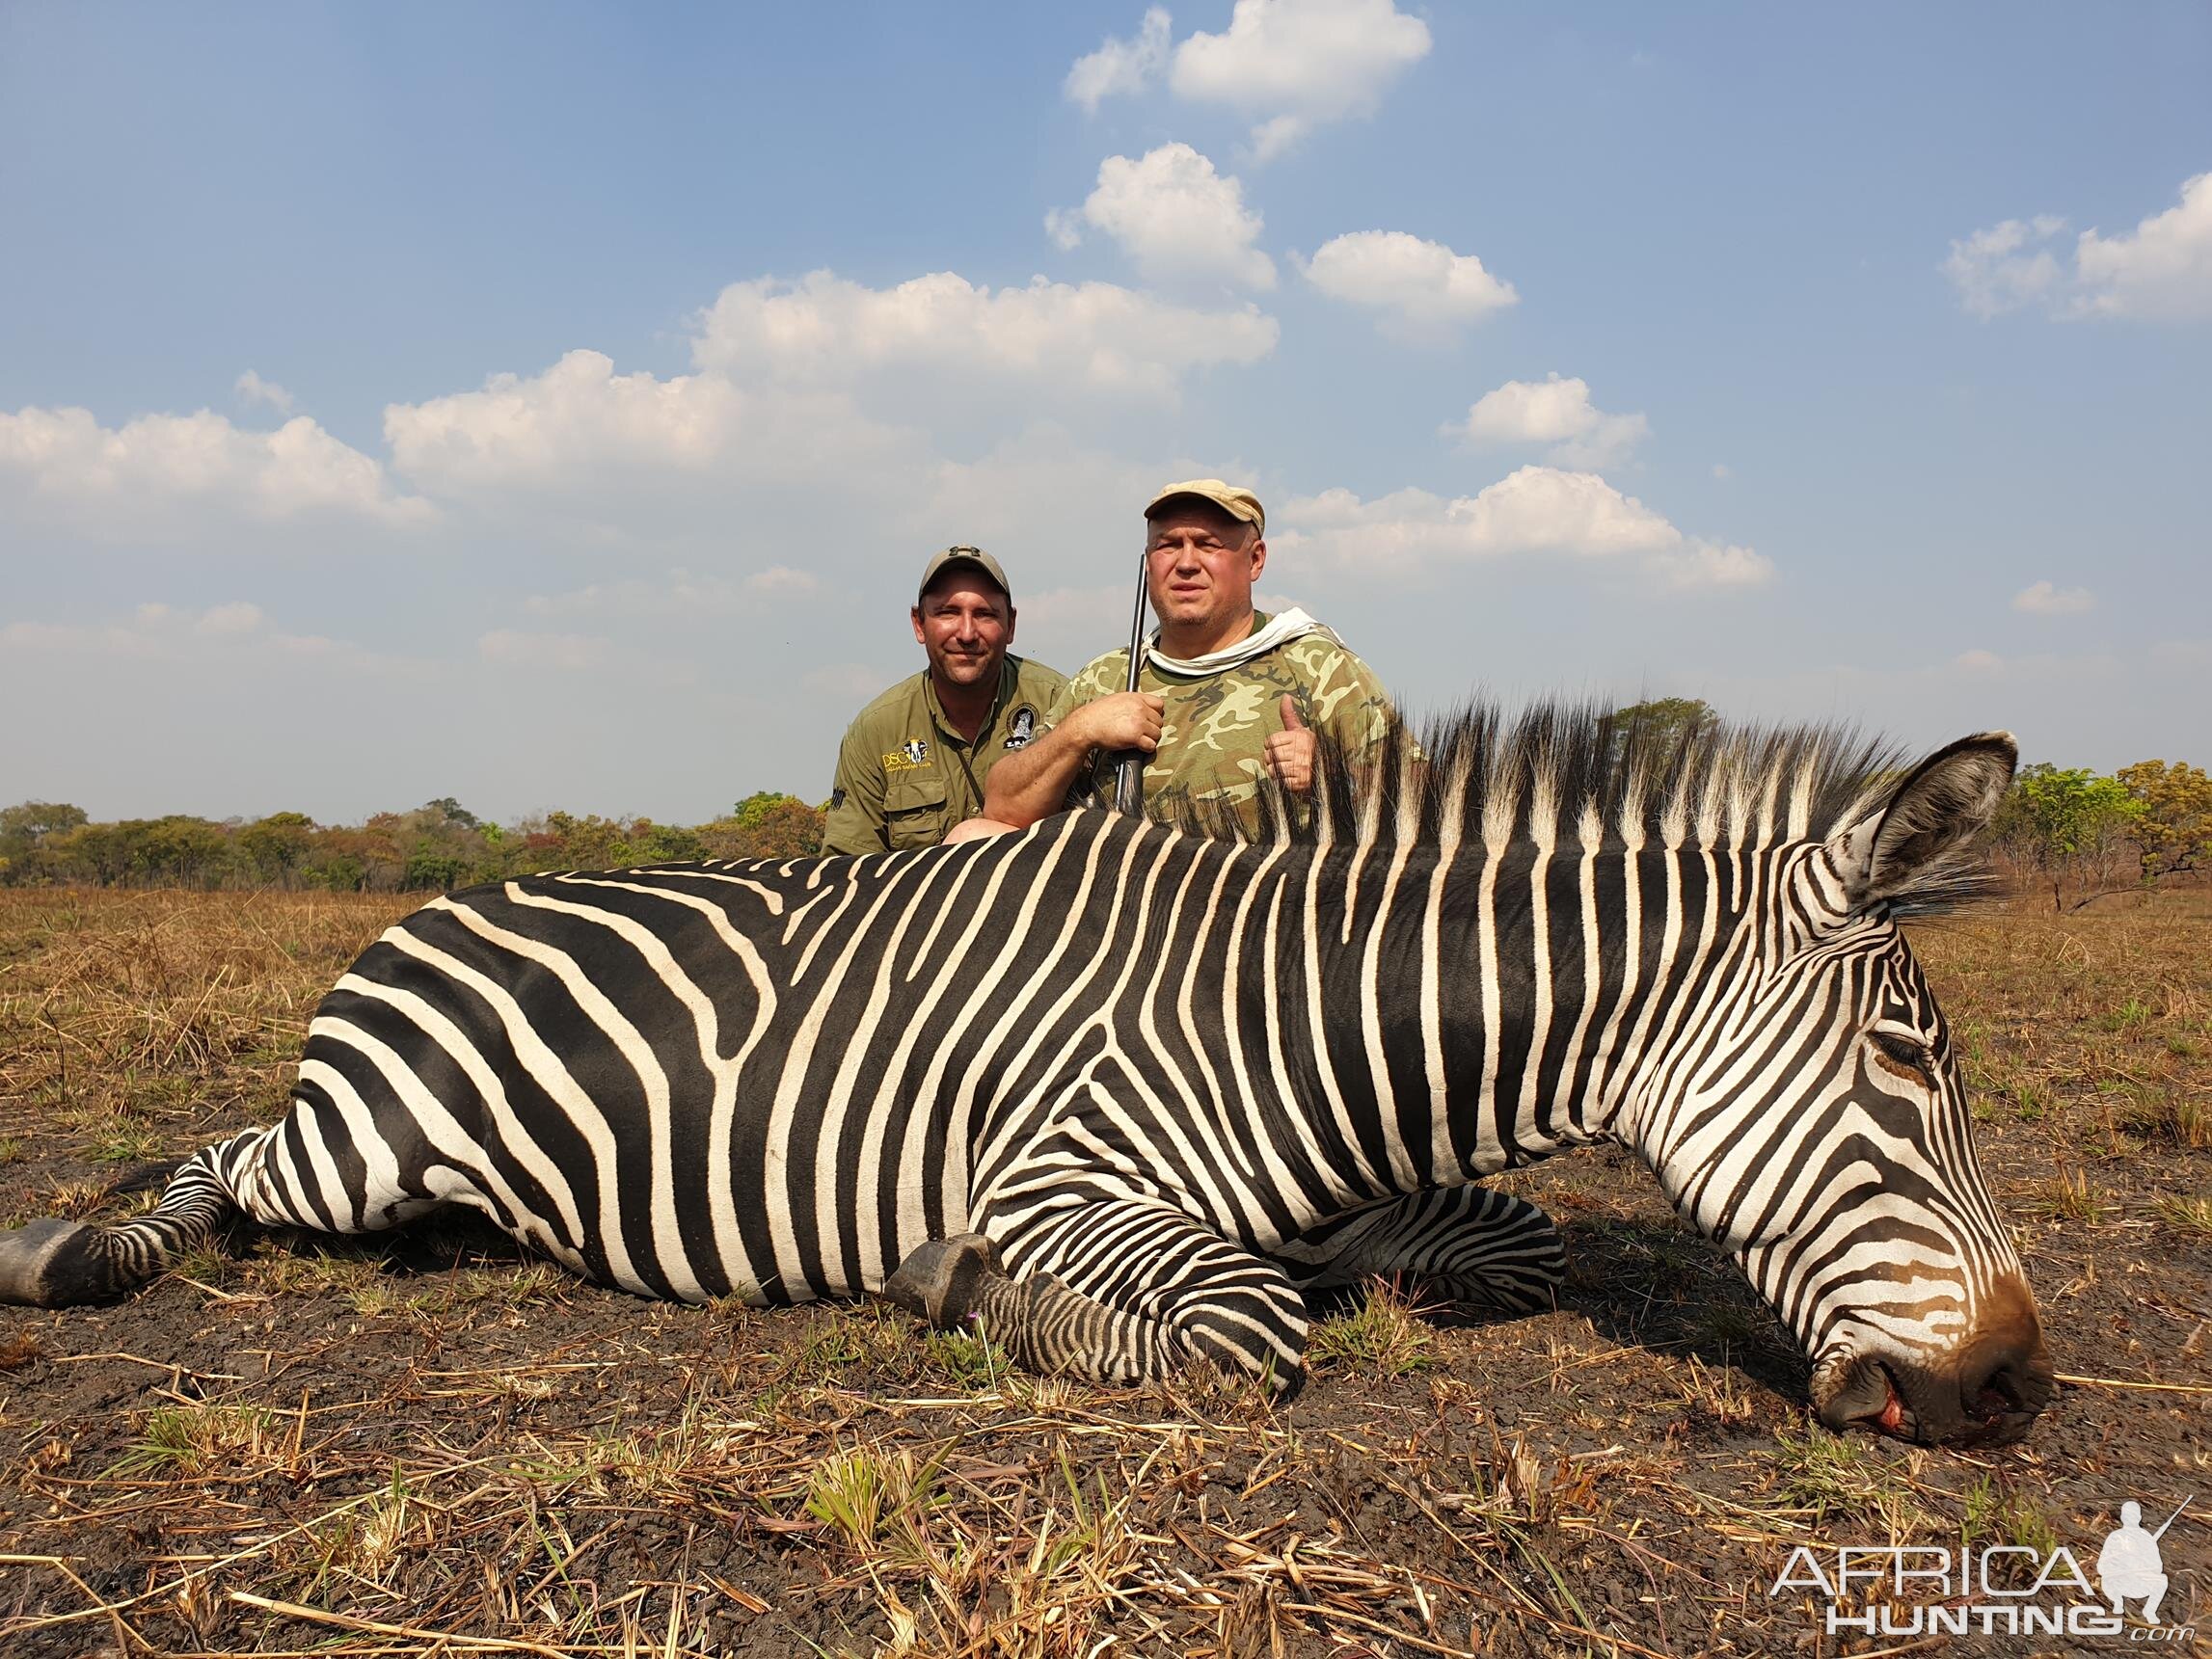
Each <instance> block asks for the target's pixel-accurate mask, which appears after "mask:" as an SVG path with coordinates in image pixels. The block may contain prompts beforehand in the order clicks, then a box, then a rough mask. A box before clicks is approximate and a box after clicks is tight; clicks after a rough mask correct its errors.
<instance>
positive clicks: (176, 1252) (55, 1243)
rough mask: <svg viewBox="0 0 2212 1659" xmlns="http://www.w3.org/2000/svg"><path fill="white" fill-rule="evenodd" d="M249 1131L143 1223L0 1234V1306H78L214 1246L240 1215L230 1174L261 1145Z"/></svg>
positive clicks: (182, 1169) (55, 1223)
mask: <svg viewBox="0 0 2212 1659" xmlns="http://www.w3.org/2000/svg"><path fill="white" fill-rule="evenodd" d="M265 1134H266V1131H263V1130H258V1129H255V1130H248V1131H247V1132H246V1133H245V1134H244V1135H241V1136H239V1137H236V1138H234V1139H232V1140H228V1141H224V1142H222V1143H220V1144H218V1145H215V1146H208V1147H202V1149H201V1150H200V1151H199V1152H197V1153H195V1154H194V1155H193V1156H192V1157H190V1158H188V1159H186V1160H185V1161H184V1163H183V1164H181V1165H180V1166H179V1167H178V1168H177V1171H176V1173H175V1176H173V1177H172V1178H171V1180H170V1183H169V1186H168V1188H167V1189H166V1190H165V1191H163V1192H162V1195H161V1202H160V1203H158V1204H156V1205H155V1206H154V1207H153V1208H152V1209H151V1210H150V1211H148V1213H147V1214H145V1215H143V1216H137V1217H132V1218H131V1219H130V1220H127V1221H117V1222H113V1223H110V1224H107V1225H100V1224H96V1223H90V1222H84V1221H65V1220H60V1219H56V1218H52V1217H49V1218H46V1219H43V1220H38V1221H32V1222H30V1223H29V1224H27V1225H25V1226H21V1227H16V1228H13V1229H11V1230H8V1231H4V1232H0V1302H13V1303H15V1304H17V1305H21V1306H30V1307H73V1306H75V1305H76V1304H77V1303H79V1302H92V1301H105V1300H107V1299H109V1298H113V1297H119V1296H122V1295H125V1294H126V1293H128V1292H130V1291H134V1290H136V1289H138V1288H139V1286H141V1285H143V1284H146V1283H147V1282H148V1280H150V1279H153V1278H156V1277H158V1276H159V1275H160V1274H161V1273H163V1272H164V1271H167V1269H168V1267H169V1264H170V1263H171V1262H173V1261H175V1259H176V1258H177V1257H178V1256H181V1255H185V1254H188V1253H189V1252H191V1251H193V1250H196V1249H198V1248H200V1247H201V1246H202V1245H203V1244H208V1243H210V1242H211V1241H212V1240H213V1239H214V1238H215V1237H216V1235H217V1234H218V1233H219V1232H220V1231H221V1230H222V1228H223V1227H224V1225H225V1224H226V1223H228V1222H229V1219H230V1218H231V1217H233V1216H234V1215H236V1214H237V1212H238V1205H237V1202H236V1200H235V1199H233V1198H232V1196H231V1193H230V1187H229V1183H228V1182H227V1181H226V1180H225V1179H224V1176H223V1169H224V1168H225V1166H226V1164H227V1161H228V1159H229V1155H230V1153H231V1152H232V1150H233V1148H237V1147H239V1146H240V1145H241V1144H242V1143H244V1142H246V1141H249V1140H251V1141H259V1140H260V1139H261V1138H262V1137H264V1135H265Z"/></svg>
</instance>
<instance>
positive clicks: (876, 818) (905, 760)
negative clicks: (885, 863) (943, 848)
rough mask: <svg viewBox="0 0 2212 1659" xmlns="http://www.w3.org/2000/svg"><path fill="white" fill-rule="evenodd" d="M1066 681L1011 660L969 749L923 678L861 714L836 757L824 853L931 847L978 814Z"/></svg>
mask: <svg viewBox="0 0 2212 1659" xmlns="http://www.w3.org/2000/svg"><path fill="white" fill-rule="evenodd" d="M1066 684H1067V682H1066V679H1065V678H1063V677H1062V676H1061V675H1060V674H1059V673H1057V672H1056V671H1054V670H1053V669H1050V668H1047V667H1045V666H1044V664H1043V663H1041V662H1032V661H1030V660H1029V659H1028V658H1027V657H1023V656H1014V655H1013V654H1012V652H1009V653H1008V654H1007V656H1006V660H1005V661H1004V662H1002V663H1001V664H1000V665H999V680H998V700H997V701H996V702H995V703H993V704H992V705H991V712H990V718H989V719H987V720H985V722H984V725H983V730H982V731H980V732H978V733H977V734H976V740H975V741H974V742H973V743H972V744H971V743H970V742H968V740H967V739H966V738H964V737H962V736H960V734H959V732H958V730H957V729H956V728H955V727H954V726H953V724H952V723H951V722H950V721H949V720H947V719H946V718H945V708H944V705H943V704H942V703H940V702H938V701H937V691H936V687H935V686H934V685H933V684H931V681H930V674H929V670H928V669H924V670H923V671H922V672H921V673H919V674H917V675H915V676H914V677H913V678H912V679H910V680H902V681H900V682H899V683H898V684H896V685H894V686H892V687H891V689H890V690H888V691H886V692H884V693H883V695H882V696H880V697H878V698H877V699H876V701H875V702H873V703H871V704H869V705H868V707H867V708H865V709H861V711H860V712H859V714H858V715H857V716H855V717H854V719H853V722H852V724H851V725H850V726H848V727H847V728H846V729H845V741H844V742H843V743H841V744H840V745H839V746H838V750H837V782H836V785H835V786H834V787H833V788H832V789H831V790H830V795H829V814H828V816H827V818H826V820H825V821H824V822H823V832H822V850H823V852H851V853H859V852H899V851H903V850H904V849H906V848H908V847H917V846H935V845H936V844H937V843H939V842H941V841H943V840H944V839H945V835H946V833H947V832H948V831H949V830H951V829H952V827H953V826H954V825H955V824H957V823H958V822H959V821H960V820H961V819H962V818H972V817H975V816H978V815H979V814H981V813H982V812H983V810H984V780H985V778H986V777H988V776H989V775H990V769H991V766H992V765H993V764H994V763H996V762H997V761H998V760H999V758H1000V757H1001V756H1003V755H1008V754H1011V753H1012V751H1014V750H1016V749H1019V748H1022V747H1023V746H1024V745H1026V744H1027V743H1028V742H1029V740H1030V739H1031V738H1032V737H1033V736H1037V735H1038V734H1039V732H1041V731H1042V730H1043V727H1042V726H1041V724H1040V723H1039V722H1040V721H1041V719H1042V716H1043V714H1044V710H1045V709H1046V708H1047V707H1049V706H1050V705H1051V704H1052V702H1053V701H1054V699H1055V698H1057V697H1058V696H1059V695H1060V694H1061V692H1062V691H1063V690H1064V689H1065V688H1066Z"/></svg>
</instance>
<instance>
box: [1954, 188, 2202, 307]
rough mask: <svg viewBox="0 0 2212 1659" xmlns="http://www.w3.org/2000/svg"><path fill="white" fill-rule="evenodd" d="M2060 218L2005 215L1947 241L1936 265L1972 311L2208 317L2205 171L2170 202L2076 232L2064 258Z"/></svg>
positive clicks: (2047, 215)
mask: <svg viewBox="0 0 2212 1659" xmlns="http://www.w3.org/2000/svg"><path fill="white" fill-rule="evenodd" d="M2065 227H2066V222H2065V221H2064V219H2060V218H2056V217H2054V216H2052V215H2049V214H2041V215H2038V216H2037V217H2036V218H2034V219H2027V220H2021V219H2007V220H2005V221H2003V222H2002V223H2001V224H1997V225H1992V226H1990V227H1988V228H1986V229H1983V230H1977V231H1975V232H1973V233H1972V234H1971V235H1969V236H1965V237H1962V238H1960V239H1959V240H1957V241H1955V242H1953V243H1952V244H1951V253H1950V255H1949V256H1948V257H1947V258H1945V260H1944V261H1943V264H1942V266H1941V269H1942V271H1943V274H1944V275H1945V276H1946V277H1948V278H1949V279H1950V280H1951V283H1952V286H1953V287H1955V288H1956V289H1957V291H1958V299H1959V304H1960V305H1962V306H1964V307H1965V308H1966V309H1967V310H1968V311H1970V312H1972V313H1973V314H1974V315H1975V316H1978V317H1982V318H1984V319H1986V318H1989V317H1995V316H2001V315H2003V314H2004V313H2006V312H2008V311H2016V310H2020V309H2022V308H2027V307H2030V306H2039V307H2041V308H2043V309H2044V310H2045V311H2046V312H2047V313H2048V314H2050V315H2051V316H2054V317H2062V318H2078V317H2129V318H2139V319H2143V320H2146V321H2169V322H2173V321H2190V320H2198V319H2202V318H2206V317H2212V173H2200V174H2197V175H2196V176H2195V177H2194V178H2190V179H2187V180H2185V181H2184V182H2183V183H2182V186H2181V201H2180V203H2179V204H2178V205H2177V206H2174V207H2170V208H2168V209H2167V210H2166V211H2165V212H2163V213H2157V214H2153V215H2151V216H2150V217H2148V218H2146V219H2145V220H2143V221H2142V222H2141V223H2140V224H2138V225H2137V226H2136V227H2135V228H2134V229H2133V230H2130V231H2121V232H2119V233H2118V234H2116V235H2112V236H2106V235H2104V234H2103V233H2102V232H2100V231H2098V230H2095V229H2093V228H2092V229H2089V230H2084V231H2083V232H2082V233H2081V234H2080V235H2079V236H2077V237H2076V238H2075V239H2074V246H2073V250H2072V257H2071V260H2070V262H2069V261H2068V260H2067V259H2066V258H2065V257H2064V249H2063V248H2062V246H2061V245H2060V242H2059V236H2060V233H2061V232H2062V231H2064V229H2065Z"/></svg>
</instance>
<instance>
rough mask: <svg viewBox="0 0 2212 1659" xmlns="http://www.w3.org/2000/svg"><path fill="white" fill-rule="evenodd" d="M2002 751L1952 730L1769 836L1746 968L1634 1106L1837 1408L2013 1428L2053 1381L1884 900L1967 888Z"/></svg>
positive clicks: (1835, 1420) (1924, 1426)
mask: <svg viewBox="0 0 2212 1659" xmlns="http://www.w3.org/2000/svg"><path fill="white" fill-rule="evenodd" d="M2015 759H2016V751H2015V749H2014V745H2013V742H2012V739H2011V737H2010V736H2009V735H2007V734H2003V733H1993V734H1983V735H1982V736H1974V737H1967V738H1964V739H1961V740H1960V741H1958V742H1956V743H1954V744H1952V745H1951V746H1950V747H1948V748H1946V749H1943V750H1941V751H1939V752H1938V753H1936V754H1934V755H1931V756H1929V758H1928V759H1927V760H1925V761H1923V762H1921V763H1920V764H1918V765H1917V766H1915V767H1913V768H1911V770H1910V771H1909V772H1907V773H1906V774H1905V775H1904V776H1903V778H1902V781H1899V782H1897V783H1896V784H1895V786H1894V787H1892V788H1889V789H1886V790H1884V791H1878V792H1876V793H1875V794H1873V795H1872V797H1871V799H1870V800H1869V801H1868V802H1866V803H1862V805H1861V806H1859V807H1854V808H1853V809H1852V810H1851V811H1849V812H1848V813H1846V814H1845V815H1844V816H1843V818H1842V819H1841V822H1840V827H1835V828H1834V829H1833V833H1830V834H1828V836H1827V839H1826V840H1824V841H1821V840H1804V841H1798V842H1795V843H1792V844H1789V845H1787V846H1784V847H1782V848H1780V849H1778V850H1777V852H1776V856H1775V857H1774V859H1773V861H1772V862H1771V863H1770V865H1768V866H1767V892H1766V893H1765V894H1764V895H1760V896H1754V897H1753V899H1752V900H1751V902H1750V903H1749V904H1748V906H1747V908H1746V912H1745V917H1746V919H1745V922H1744V923H1743V925H1744V927H1745V929H1746V935H1745V939H1744V941H1743V943H1742V947H1741V949H1740V952H1739V954H1738V960H1739V962H1740V964H1741V965H1742V970H1743V973H1742V977H1741V978H1740V979H1738V980H1737V981H1736V983H1735V984H1734V986H1733V989H1732V991H1731V992H1730V993H1729V994H1727V995H1717V996H1716V995H1713V994H1710V993H1709V994H1708V995H1707V996H1706V997H1705V998H1704V999H1703V1000H1702V1001H1703V1004H1704V1006H1703V1011H1702V1013H1701V1014H1699V1015H1695V1016H1692V1017H1690V1018H1688V1019H1686V1021H1685V1024H1684V1027H1683V1029H1682V1032H1681V1040H1680V1041H1679V1042H1678V1043H1676V1044H1674V1045H1670V1046H1671V1047H1672V1048H1673V1052H1674V1060H1673V1066H1672V1068H1671V1071H1670V1072H1669V1073H1664V1074H1662V1075H1663V1076H1664V1077H1665V1081H1664V1082H1663V1083H1662V1084H1659V1086H1658V1087H1657V1088H1656V1089H1655V1090H1654V1092H1653V1096H1652V1097H1650V1098H1648V1099H1647V1101H1646V1102H1645V1108H1644V1110H1643V1112H1642V1113H1641V1121H1640V1122H1639V1123H1638V1124H1637V1126H1636V1129H1637V1133H1636V1136H1635V1138H1636V1139H1637V1140H1638V1142H1639V1143H1640V1145H1641V1146H1642V1149H1643V1151H1644V1153H1645V1155H1646V1156H1647V1157H1648V1158H1650V1159H1651V1161H1652V1163H1653V1165H1654V1167H1655V1168H1656V1169H1657V1171H1658V1173H1659V1179H1660V1183H1661V1185H1662V1186H1663V1187H1664V1188H1665V1190H1666V1191H1667V1193H1668V1196H1669V1197H1670V1198H1671V1199H1672V1200H1673V1201H1674V1202H1675V1204H1676V1205H1677V1207H1678V1208H1679V1209H1680V1210H1681V1212H1682V1213H1683V1214H1684V1215H1685V1216H1686V1217H1689V1218H1690V1219H1691V1220H1693V1221H1694V1223H1695V1224H1696V1225H1697V1227H1698V1228H1699V1230H1700V1231H1702V1232H1703V1233H1705V1234H1706V1235H1707V1236H1708V1237H1710V1238H1712V1239H1713V1240H1714V1241H1715V1242H1717V1243H1719V1244H1723V1245H1724V1246H1725V1247H1727V1248H1728V1249H1730V1250H1732V1251H1733V1252H1734V1253H1735V1254H1736V1255H1737V1257H1738V1258H1739V1260H1740V1262H1741V1264H1742V1266H1743V1270H1744V1271H1745V1272H1746V1273H1747V1274H1748V1275H1749V1277H1750V1279H1751V1282H1752V1284H1753V1285H1754V1286H1755V1287H1756V1288H1757V1289H1758V1290H1759V1292H1760V1294H1761V1295H1762V1296H1764V1297H1766V1298H1767V1300H1768V1301H1769V1302H1770V1303H1771V1304H1772V1305H1773V1306H1774V1308H1775V1309H1776V1311H1777V1312H1778V1313H1779V1314H1780V1315H1781V1316H1782V1318H1783V1320H1784V1321H1785V1322H1786V1323H1787V1324H1788V1325H1790V1327H1791V1328H1792V1330H1793V1331H1794V1332H1795V1334H1796V1335H1797V1337H1798V1339H1799V1340H1800V1341H1801V1342H1802V1343H1803V1344H1804V1346H1805V1350H1806V1352H1807V1353H1808V1354H1809V1355H1810V1356H1811V1358H1812V1361H1813V1384H1812V1395H1813V1403H1814V1405H1815V1406H1816V1408H1817V1409H1818V1410H1819V1412H1820V1414H1821V1418H1822V1419H1823V1420H1824V1421H1825V1422H1826V1423H1827V1424H1828V1425H1829V1426H1830V1427H1832V1428H1837V1429H1842V1428H1845V1427H1847V1426H1850V1425H1861V1426H1865V1427H1869V1428H1874V1429H1877V1430H1880V1431H1882V1432H1888V1433H1891V1434H1896V1435H1899V1436H1901V1437H1905V1438H1910V1439H1914V1440H1919V1441H1923V1442H1933V1441H1973V1440H1982V1441H1991V1440H2004V1439H2012V1438H2016V1437H2018V1436H2019V1435H2020V1434H2022V1433H2024V1432H2026V1430H2027V1428H2028V1425H2029V1424H2030V1423H2031V1422H2032V1421H2033V1420H2034V1418H2035V1416H2036V1414H2037V1412H2039V1411H2041V1410H2042V1409H2043V1407H2044V1405H2046V1404H2048V1402H2049V1400H2050V1398H2051V1393H2052V1381H2053V1378H2052V1368H2051V1360H2050V1355H2049V1352H2048V1351H2047V1350H2046V1349H2045V1347H2044V1344H2043V1336H2042V1330H2041V1326H2040V1325H2039V1323H2038V1322H2037V1315H2036V1303H2035V1298H2034V1297H2033V1296H2032V1295H2031V1293H2030V1291H2029V1289H2028V1282H2027V1277H2026V1275H2025V1274H2024V1273H2023V1271H2021V1267H2020V1261H2019V1257H2018V1256H2017V1255H2016V1254H2015V1253H2014V1251H2013V1248H2012V1244H2011V1241H2010V1238H2009V1237H2008V1236H2007V1234H2006V1230H2005V1226H2004V1223H2003V1221H2002V1220H2001V1219H2000V1218H1999V1217H1998V1215H1997V1211H1996V1208H1995V1206H1994V1205H1993V1204H1992V1202H1991V1200H1990V1196H1989V1191H1988V1188H1987V1187H1986V1185H1985V1184H1984V1183H1983V1178H1982V1171H1981V1167H1980V1165H1979V1164H1977V1162H1976V1160H1975V1155H1974V1145H1973V1138H1972V1135H1971V1133H1970V1124H1969V1119H1968V1112H1967V1102H1966V1092H1965V1089H1964V1087H1963V1086H1962V1084H1961V1083H1960V1081H1959V1074H1958V1063H1957V1058H1956V1055H1955V1053H1954V1052H1953V1049H1952V1044H1951V1036H1950V1032H1949V1030H1948V1028H1947V1027H1946V1025H1945V1023H1944V1019H1943V1015H1942V1013H1941V1011H1940V1010H1939V1009H1938V1008H1937V1006H1936V1003H1935V999H1934V997H1933V996H1932V995H1931V994H1930V992H1929V987H1928V982H1927V980H1926V978H1925V977H1923V975H1922V973H1921V970H1920V965H1919V964H1918V963H1917V962H1916V961H1915V960H1914V958H1913V954H1912V950H1911V947H1910V946H1909V945H1908V944H1907V943H1906V940H1905V937H1904V935H1903V933H1902V931H1901V930H1900V928H1899V926H1898V923H1897V920H1896V919H1897V917H1898V916H1899V915H1901V914H1909V913H1911V912H1912V911H1914V910H1916V909H1927V908H1932V907H1935V906H1937V905H1940V904H1941V903H1942V902H1943V901H1944V900H1945V899H1946V898H1948V897H1953V896H1956V895H1957V893H1958V891H1959V888H1960V885H1961V882H1962V880H1963V879H1964V860H1965V856H1966V854H1967V852H1968V850H1969V843H1971V842H1972V840H1973V838H1974V836H1975V834H1976V832H1978V831H1979V830H1981V829H1982V828H1983V827H1984V826H1985V825H1986V824H1987V823H1988V821H1989V819H1990V817H1991V816H1992V815H1993V814H1994V813H1995V812H1996V809H1997V806H1998V803H1999V802H2000V801H2001V800H2002V798H2003V796H2004V793H2005V790H2006V789H2007V786H2008V785H2009V784H2010V780H2011V776H2012V769H2013V764H2014V762H2015Z"/></svg>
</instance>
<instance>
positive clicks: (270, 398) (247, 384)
mask: <svg viewBox="0 0 2212 1659" xmlns="http://www.w3.org/2000/svg"><path fill="white" fill-rule="evenodd" d="M230 389H231V390H233V391H235V392H236V393H237V394H238V395H239V397H240V398H242V399H243V400H244V401H246V402H248V403H265V404H267V405H268V406H269V407H270V408H271V409H273V410H275V411H276V412H277V413H278V414H279V415H289V414H291V413H292V404H293V401H294V400H293V397H292V394H291V393H290V392H288V391H286V390H285V389H284V388H283V387H281V386H279V385H278V384H277V383H276V382H275V381H273V380H263V379H262V378H261V377H260V376H259V375H257V374H256V373H255V372H254V371H253V370H252V369H248V370H247V371H246V372H245V373H244V374H242V375H240V376H239V377H238V379H237V382H236V384H235V385H233V386H232V387H231V388H230Z"/></svg>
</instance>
